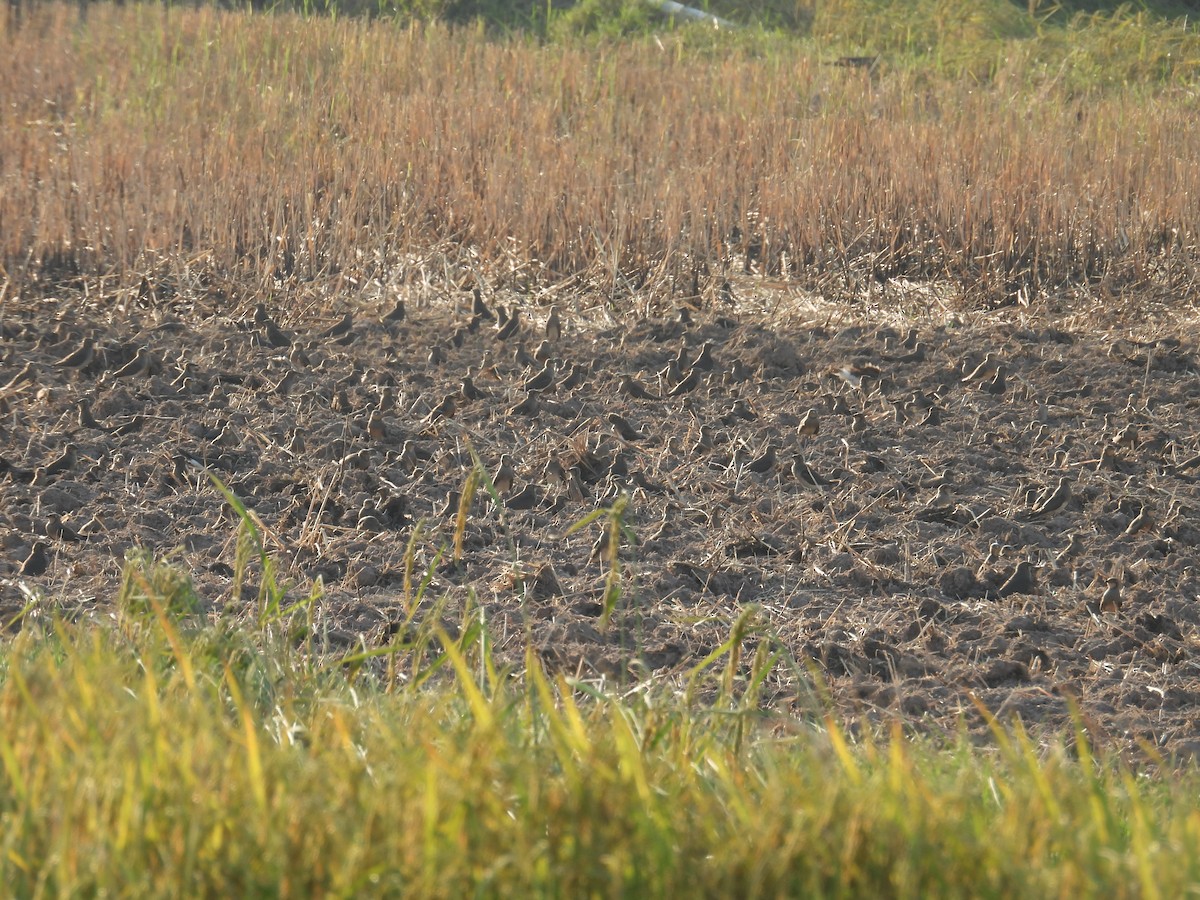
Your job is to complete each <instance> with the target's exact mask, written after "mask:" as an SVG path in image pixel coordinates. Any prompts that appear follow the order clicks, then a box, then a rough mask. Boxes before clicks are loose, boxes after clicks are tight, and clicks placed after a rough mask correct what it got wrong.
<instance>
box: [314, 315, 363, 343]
mask: <svg viewBox="0 0 1200 900" xmlns="http://www.w3.org/2000/svg"><path fill="white" fill-rule="evenodd" d="M353 327H354V313H353V312H347V313H346V314H345V315H344V316H342V318H341V319H339V320H338V321H337V322H334V323H333V324H332V325H330V326H329V327H328V328H326V329H325V330H324V331H322V332H321V333H320V334H319V335H317V337H318V338H319V339H320V340H323V341H327V340H330V339H331V338H340V337H345V336H346V335H347V334H349V333H350V329H351V328H353Z"/></svg>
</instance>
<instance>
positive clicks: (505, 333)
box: [496, 306, 521, 341]
mask: <svg viewBox="0 0 1200 900" xmlns="http://www.w3.org/2000/svg"><path fill="white" fill-rule="evenodd" d="M520 327H521V311H520V310H519V309H517V307H515V306H514V307H513V309H512V315H511V316H509V317H508V321H506V322H505V323H504V324H503V325H501V324H500V323H499V322H497V323H496V340H498V341H507V340H508V339H509V338H511V337H512V336H513V335H514V334H516V333H517V329H518V328H520Z"/></svg>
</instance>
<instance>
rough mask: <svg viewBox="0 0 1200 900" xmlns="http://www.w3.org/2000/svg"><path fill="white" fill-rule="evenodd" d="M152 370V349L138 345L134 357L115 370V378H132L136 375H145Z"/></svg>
mask: <svg viewBox="0 0 1200 900" xmlns="http://www.w3.org/2000/svg"><path fill="white" fill-rule="evenodd" d="M149 371H150V351H149V350H147V349H146V348H145V347H138V349H137V352H136V353H134V354H133V359H131V360H129V362H127V363H125V365H123V366H121V368H119V369H117V371H115V372H113V378H131V377H133V376H136V375H145V374H146V373H147V372H149Z"/></svg>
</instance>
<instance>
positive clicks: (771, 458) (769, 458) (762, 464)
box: [746, 444, 775, 475]
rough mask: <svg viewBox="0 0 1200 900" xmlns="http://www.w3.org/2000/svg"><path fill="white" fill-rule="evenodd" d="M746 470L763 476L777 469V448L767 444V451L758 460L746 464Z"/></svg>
mask: <svg viewBox="0 0 1200 900" xmlns="http://www.w3.org/2000/svg"><path fill="white" fill-rule="evenodd" d="M746 468H747V469H749V470H750V471H751V472H754V473H755V474H757V475H763V474H766V473H767V472H770V471H771V470H772V469H774V468H775V448H774V446H772V445H771V444H767V449H766V450H764V451H763V452H762V455H761V456H759V457H758V458H757V459H752V460H750V462H748V463H746Z"/></svg>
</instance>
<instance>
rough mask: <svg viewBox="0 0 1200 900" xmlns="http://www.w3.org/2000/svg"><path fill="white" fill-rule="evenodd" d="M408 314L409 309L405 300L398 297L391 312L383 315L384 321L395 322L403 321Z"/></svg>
mask: <svg viewBox="0 0 1200 900" xmlns="http://www.w3.org/2000/svg"><path fill="white" fill-rule="evenodd" d="M407 314H408V313H407V311H406V310H405V309H404V301H403V300H401V299H397V300H396V305H395V306H393V307H392V311H391V312H389V313H388V314H387V315H386V316H384V317H383V321H385V322H391V323H392V324H395V323H397V322H403V321H404V317H405V316H406V315H407Z"/></svg>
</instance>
